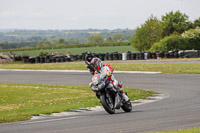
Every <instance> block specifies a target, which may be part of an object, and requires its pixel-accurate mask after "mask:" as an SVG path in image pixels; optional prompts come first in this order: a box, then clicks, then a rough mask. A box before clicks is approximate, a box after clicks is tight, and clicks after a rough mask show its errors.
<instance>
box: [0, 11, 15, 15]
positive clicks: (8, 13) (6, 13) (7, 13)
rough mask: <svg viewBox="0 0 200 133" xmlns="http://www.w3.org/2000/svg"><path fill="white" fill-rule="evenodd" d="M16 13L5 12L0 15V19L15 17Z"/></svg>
mask: <svg viewBox="0 0 200 133" xmlns="http://www.w3.org/2000/svg"><path fill="white" fill-rule="evenodd" d="M16 15H17V13H16V12H15V11H11V10H6V11H3V12H1V13H0V16H2V17H13V16H16Z"/></svg>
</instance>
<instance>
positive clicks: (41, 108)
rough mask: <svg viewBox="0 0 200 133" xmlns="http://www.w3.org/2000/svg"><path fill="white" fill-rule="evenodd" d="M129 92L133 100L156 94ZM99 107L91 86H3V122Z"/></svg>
mask: <svg viewBox="0 0 200 133" xmlns="http://www.w3.org/2000/svg"><path fill="white" fill-rule="evenodd" d="M125 91H127V92H128V94H129V98H130V99H131V100H136V99H141V98H145V97H147V96H149V95H151V94H154V92H150V91H144V90H138V89H125ZM97 105H100V103H99V100H98V99H97V98H96V96H95V94H94V92H93V91H92V90H91V89H89V88H88V87H87V86H68V85H39V84H15V83H0V123H5V122H14V121H21V120H28V119H30V118H31V116H33V115H39V114H50V113H55V112H61V111H68V110H69V109H78V108H86V107H94V106H97Z"/></svg>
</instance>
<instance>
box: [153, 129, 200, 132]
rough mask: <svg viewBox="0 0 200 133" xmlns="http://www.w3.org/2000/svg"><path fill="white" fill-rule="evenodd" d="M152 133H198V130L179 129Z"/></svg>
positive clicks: (199, 130)
mask: <svg viewBox="0 0 200 133" xmlns="http://www.w3.org/2000/svg"><path fill="white" fill-rule="evenodd" d="M152 133H200V128H190V129H179V130H171V131H162V132H152Z"/></svg>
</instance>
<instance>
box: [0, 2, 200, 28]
mask: <svg viewBox="0 0 200 133" xmlns="http://www.w3.org/2000/svg"><path fill="white" fill-rule="evenodd" d="M177 10H180V11H181V12H182V13H185V14H186V15H188V16H189V19H190V20H191V21H193V20H195V19H197V18H199V17H200V0H0V29H8V28H17V29H88V28H98V29H117V28H121V29H124V28H129V29H135V28H137V27H138V26H140V25H141V24H143V23H144V22H145V21H146V20H147V19H148V18H149V17H150V16H151V15H152V14H153V15H154V16H156V17H158V18H159V19H160V18H161V16H162V15H165V14H166V13H168V12H170V11H177Z"/></svg>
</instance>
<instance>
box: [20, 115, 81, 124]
mask: <svg viewBox="0 0 200 133" xmlns="http://www.w3.org/2000/svg"><path fill="white" fill-rule="evenodd" d="M80 117H81V116H73V117H67V118H57V119H48V120H37V121H30V122H29V121H28V122H23V123H20V124H21V125H24V124H37V123H44V122H53V121H61V120H70V119H76V118H80Z"/></svg>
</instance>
